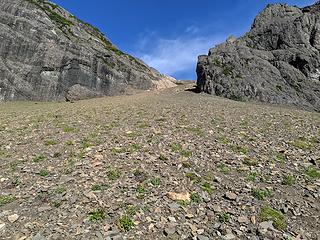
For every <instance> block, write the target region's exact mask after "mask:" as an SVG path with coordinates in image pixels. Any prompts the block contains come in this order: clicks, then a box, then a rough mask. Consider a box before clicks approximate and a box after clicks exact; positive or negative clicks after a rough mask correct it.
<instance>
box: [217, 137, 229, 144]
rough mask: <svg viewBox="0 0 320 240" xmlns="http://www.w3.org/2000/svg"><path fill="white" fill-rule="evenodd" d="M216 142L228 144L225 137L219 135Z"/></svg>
mask: <svg viewBox="0 0 320 240" xmlns="http://www.w3.org/2000/svg"><path fill="white" fill-rule="evenodd" d="M218 142H219V143H221V144H228V143H229V142H230V141H229V139H227V138H226V137H224V136H221V137H219V138H218Z"/></svg>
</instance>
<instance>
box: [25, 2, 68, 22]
mask: <svg viewBox="0 0 320 240" xmlns="http://www.w3.org/2000/svg"><path fill="white" fill-rule="evenodd" d="M27 1H28V2H30V3H33V4H34V5H36V6H37V7H38V8H40V9H41V10H43V11H44V12H45V13H46V14H47V15H48V17H49V18H50V19H51V20H52V21H54V22H55V23H57V24H58V25H59V27H69V26H72V25H73V23H72V22H71V21H69V20H68V19H66V18H65V17H63V16H62V15H60V14H59V13H57V12H55V11H54V10H55V9H56V8H58V5H55V4H52V3H48V2H45V1H44V0H27ZM48 5H49V6H50V7H51V8H52V9H51V8H50V7H49V6H48Z"/></svg>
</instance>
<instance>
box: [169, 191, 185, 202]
mask: <svg viewBox="0 0 320 240" xmlns="http://www.w3.org/2000/svg"><path fill="white" fill-rule="evenodd" d="M167 195H168V197H169V198H170V199H171V200H173V201H188V202H190V200H191V199H190V193H188V192H185V193H175V192H168V194H167Z"/></svg>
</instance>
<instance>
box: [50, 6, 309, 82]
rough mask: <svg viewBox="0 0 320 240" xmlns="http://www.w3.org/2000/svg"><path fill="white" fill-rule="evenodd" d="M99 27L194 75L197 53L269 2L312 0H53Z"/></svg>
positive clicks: (152, 60)
mask: <svg viewBox="0 0 320 240" xmlns="http://www.w3.org/2000/svg"><path fill="white" fill-rule="evenodd" d="M53 2H55V3H57V4H59V5H60V6H62V7H64V8H65V9H67V10H68V11H69V12H71V13H73V14H74V15H76V16H77V17H78V18H80V19H82V20H84V21H86V22H89V23H91V24H92V25H94V26H96V27H98V28H99V29H100V30H101V31H102V32H103V33H105V35H106V36H107V37H108V38H109V39H110V40H111V41H112V42H113V43H114V44H115V45H117V46H118V47H119V48H120V49H121V50H123V51H124V52H127V53H129V54H132V55H133V56H136V57H139V58H140V59H142V60H143V61H145V62H146V63H147V64H149V65H150V66H152V67H154V68H156V69H158V70H159V71H160V72H162V73H165V74H168V75H171V76H173V77H175V78H177V79H195V78H196V75H195V68H196V62H197V56H198V55H200V54H207V52H208V49H209V48H211V47H213V46H214V45H215V44H217V43H221V42H223V41H224V40H225V39H226V38H227V37H228V36H230V35H235V36H240V35H242V34H243V33H245V32H247V31H248V30H249V29H250V26H251V24H252V22H253V19H254V17H255V16H256V15H257V14H258V12H260V11H261V10H262V9H263V8H264V7H265V6H266V5H267V4H269V3H278V2H282V3H288V4H290V5H297V6H306V5H310V4H313V3H314V2H315V0H286V1H279V0H278V1H276V0H268V1H267V0H223V1H218V0H197V1H195V0H91V1H88V0H71V1H69V0H68V1H67V0H53Z"/></svg>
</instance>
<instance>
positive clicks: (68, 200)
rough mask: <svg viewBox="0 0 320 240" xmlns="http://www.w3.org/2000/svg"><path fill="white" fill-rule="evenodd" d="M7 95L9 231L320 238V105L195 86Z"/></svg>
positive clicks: (60, 235)
mask: <svg viewBox="0 0 320 240" xmlns="http://www.w3.org/2000/svg"><path fill="white" fill-rule="evenodd" d="M188 87H189V86H188V85H187V86H184V85H182V86H179V87H177V88H174V89H170V90H165V91H161V92H147V93H141V94H137V95H131V96H120V97H110V98H102V99H94V100H87V101H80V102H76V103H38V104H36V103H9V104H4V105H0V113H1V114H0V134H1V138H0V159H1V165H0V182H1V183H0V184H1V185H0V238H1V239H19V240H23V239H34V240H44V239H86V240H87V239H199V240H206V239H254V240H258V239H320V201H319V197H320V171H319V164H320V162H319V161H320V144H319V141H320V138H319V136H320V115H319V113H314V112H305V111H300V110H295V109H289V108H280V107H275V106H268V105H257V104H252V103H243V102H235V101H231V100H225V99H222V98H216V97H212V96H209V95H202V94H200V95H199V94H195V93H193V92H191V91H184V90H185V88H188Z"/></svg>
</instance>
